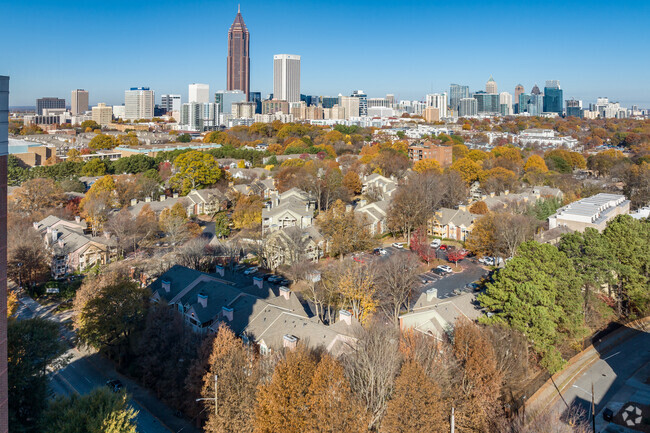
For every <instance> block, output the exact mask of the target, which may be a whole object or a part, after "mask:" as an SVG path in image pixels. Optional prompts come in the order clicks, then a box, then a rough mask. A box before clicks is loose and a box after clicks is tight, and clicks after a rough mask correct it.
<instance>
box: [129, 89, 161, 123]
mask: <svg viewBox="0 0 650 433" xmlns="http://www.w3.org/2000/svg"><path fill="white" fill-rule="evenodd" d="M154 96H155V95H154V92H153V90H150V89H149V88H148V87H131V88H130V89H129V90H126V91H125V92H124V118H125V119H126V120H136V119H151V118H153V107H154Z"/></svg>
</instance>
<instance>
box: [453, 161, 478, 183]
mask: <svg viewBox="0 0 650 433" xmlns="http://www.w3.org/2000/svg"><path fill="white" fill-rule="evenodd" d="M450 169H451V170H455V171H457V172H458V173H460V176H461V177H462V178H463V180H464V181H465V183H467V184H468V185H471V184H472V183H473V182H474V181H477V180H478V179H479V177H480V175H481V171H482V168H481V165H480V164H479V163H477V162H476V161H473V160H471V159H469V158H461V159H459V160H456V161H455V162H454V163H453V164H452V165H451V167H450Z"/></svg>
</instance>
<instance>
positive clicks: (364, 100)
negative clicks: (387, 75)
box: [350, 90, 368, 116]
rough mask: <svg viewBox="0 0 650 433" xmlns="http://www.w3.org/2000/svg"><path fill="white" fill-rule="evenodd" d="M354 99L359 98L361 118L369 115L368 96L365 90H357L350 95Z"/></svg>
mask: <svg viewBox="0 0 650 433" xmlns="http://www.w3.org/2000/svg"><path fill="white" fill-rule="evenodd" d="M350 96H352V97H353V98H359V116H367V115H368V95H366V94H365V93H364V92H363V90H355V91H354V92H352V94H351V95H350Z"/></svg>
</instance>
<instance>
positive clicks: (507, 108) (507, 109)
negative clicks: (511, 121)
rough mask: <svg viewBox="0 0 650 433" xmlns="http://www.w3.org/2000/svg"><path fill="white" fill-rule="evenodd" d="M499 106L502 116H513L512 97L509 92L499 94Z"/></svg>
mask: <svg viewBox="0 0 650 433" xmlns="http://www.w3.org/2000/svg"><path fill="white" fill-rule="evenodd" d="M499 106H500V109H501V115H503V116H510V115H512V114H513V112H512V95H511V94H510V93H508V92H501V93H499Z"/></svg>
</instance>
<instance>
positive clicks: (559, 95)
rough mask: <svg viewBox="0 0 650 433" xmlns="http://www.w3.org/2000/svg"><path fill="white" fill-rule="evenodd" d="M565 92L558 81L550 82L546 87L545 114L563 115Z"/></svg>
mask: <svg viewBox="0 0 650 433" xmlns="http://www.w3.org/2000/svg"><path fill="white" fill-rule="evenodd" d="M563 102H564V99H563V92H562V89H560V82H559V81H558V80H548V81H547V82H546V86H544V113H557V114H560V115H561V114H562V112H563V111H564V110H563V109H562V104H563Z"/></svg>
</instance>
